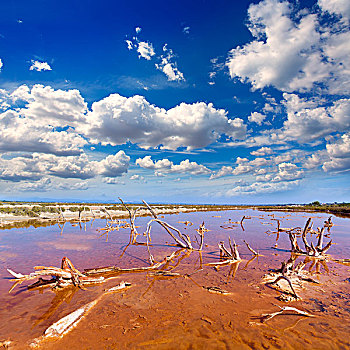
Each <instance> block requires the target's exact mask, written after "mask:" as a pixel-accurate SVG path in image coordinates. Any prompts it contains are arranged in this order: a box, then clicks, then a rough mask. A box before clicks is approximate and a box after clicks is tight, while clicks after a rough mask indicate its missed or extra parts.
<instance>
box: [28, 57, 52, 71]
mask: <svg viewBox="0 0 350 350" xmlns="http://www.w3.org/2000/svg"><path fill="white" fill-rule="evenodd" d="M29 70H36V71H38V72H41V71H43V70H52V68H51V67H50V65H49V64H48V63H47V62H40V61H34V60H32V65H31V66H30V67H29Z"/></svg>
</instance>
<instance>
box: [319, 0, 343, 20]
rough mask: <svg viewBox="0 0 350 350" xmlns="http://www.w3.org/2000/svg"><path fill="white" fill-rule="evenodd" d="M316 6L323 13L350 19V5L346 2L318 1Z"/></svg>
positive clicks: (337, 0) (338, 0)
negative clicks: (326, 12)
mask: <svg viewBox="0 0 350 350" xmlns="http://www.w3.org/2000/svg"><path fill="white" fill-rule="evenodd" d="M318 4H319V6H320V7H321V8H322V10H323V11H328V12H329V13H335V14H337V15H340V16H342V17H345V18H348V19H349V18H350V3H349V1H348V0H318Z"/></svg>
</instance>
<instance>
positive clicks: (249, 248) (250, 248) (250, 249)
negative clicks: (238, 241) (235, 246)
mask: <svg viewBox="0 0 350 350" xmlns="http://www.w3.org/2000/svg"><path fill="white" fill-rule="evenodd" d="M243 242H244V243H245V244H246V246H247V248H248V250H249V251H251V252H252V253H253V254H254V255H259V253H257V252H256V251H255V250H254V249H253V248H252V247H251V246H250V245H249V244H248V243H247V242H246V241H245V240H243Z"/></svg>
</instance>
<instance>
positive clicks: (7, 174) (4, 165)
mask: <svg viewBox="0 0 350 350" xmlns="http://www.w3.org/2000/svg"><path fill="white" fill-rule="evenodd" d="M129 161H130V157H128V156H127V155H126V154H125V153H124V151H119V152H118V153H116V154H115V155H109V156H107V157H106V158H105V159H102V160H101V161H90V160H89V158H88V157H87V155H86V154H85V153H83V154H81V155H79V156H67V157H58V156H55V155H52V154H42V153H33V154H32V155H28V156H26V157H23V156H20V157H15V158H12V159H4V158H0V179H2V180H8V181H21V180H40V179H42V178H43V177H45V176H49V175H51V176H55V177H59V178H78V179H90V178H93V177H96V176H98V175H102V176H109V177H112V176H113V177H116V176H121V175H122V174H123V173H126V172H127V170H128V168H129Z"/></svg>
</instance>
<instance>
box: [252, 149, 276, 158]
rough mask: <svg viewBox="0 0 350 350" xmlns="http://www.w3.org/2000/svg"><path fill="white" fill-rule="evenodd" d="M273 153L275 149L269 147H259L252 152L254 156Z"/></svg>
mask: <svg viewBox="0 0 350 350" xmlns="http://www.w3.org/2000/svg"><path fill="white" fill-rule="evenodd" d="M272 153H273V150H272V149H271V148H269V147H261V148H259V149H257V150H256V151H252V152H250V154H251V155H252V156H258V157H259V156H265V155H267V154H272Z"/></svg>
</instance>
